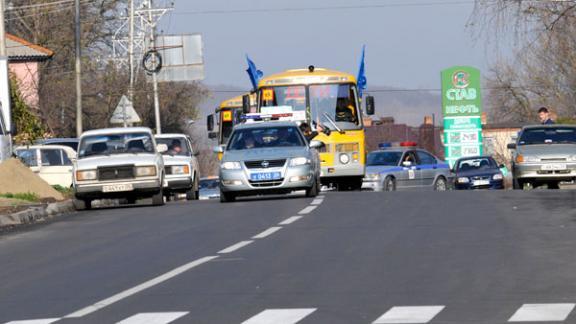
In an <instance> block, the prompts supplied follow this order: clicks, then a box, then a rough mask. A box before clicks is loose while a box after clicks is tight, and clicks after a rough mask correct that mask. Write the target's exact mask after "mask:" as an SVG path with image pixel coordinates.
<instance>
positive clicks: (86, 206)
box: [72, 199, 92, 210]
mask: <svg viewBox="0 0 576 324" xmlns="http://www.w3.org/2000/svg"><path fill="white" fill-rule="evenodd" d="M72 203H73V204H74V208H75V209H76V210H90V209H92V200H91V199H74V201H73V202H72Z"/></svg>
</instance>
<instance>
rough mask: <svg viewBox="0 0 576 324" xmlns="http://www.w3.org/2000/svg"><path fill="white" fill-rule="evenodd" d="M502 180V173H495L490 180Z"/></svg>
mask: <svg viewBox="0 0 576 324" xmlns="http://www.w3.org/2000/svg"><path fill="white" fill-rule="evenodd" d="M502 179H504V177H503V176H502V173H496V174H495V175H494V176H492V180H502Z"/></svg>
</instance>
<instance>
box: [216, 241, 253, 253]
mask: <svg viewBox="0 0 576 324" xmlns="http://www.w3.org/2000/svg"><path fill="white" fill-rule="evenodd" d="M252 242H254V241H242V242H238V243H236V244H234V245H230V246H229V247H227V248H225V249H224V250H221V251H219V252H218V253H219V254H223V253H232V252H234V251H237V250H240V249H241V248H243V247H245V246H246V245H248V244H250V243H252Z"/></svg>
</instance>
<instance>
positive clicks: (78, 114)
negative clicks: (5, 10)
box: [0, 0, 82, 137]
mask: <svg viewBox="0 0 576 324" xmlns="http://www.w3.org/2000/svg"><path fill="white" fill-rule="evenodd" d="M0 1H3V0H0ZM74 4H75V6H76V17H75V24H76V39H75V43H76V137H80V135H81V134H82V71H81V59H82V52H81V38H82V28H81V24H80V0H75V2H74Z"/></svg>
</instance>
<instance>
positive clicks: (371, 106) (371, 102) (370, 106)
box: [366, 96, 375, 116]
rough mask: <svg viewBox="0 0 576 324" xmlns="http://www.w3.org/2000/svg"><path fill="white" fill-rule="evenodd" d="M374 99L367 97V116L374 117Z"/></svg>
mask: <svg viewBox="0 0 576 324" xmlns="http://www.w3.org/2000/svg"><path fill="white" fill-rule="evenodd" d="M374 111H375V108H374V97H373V96H366V115H368V116H372V115H374Z"/></svg>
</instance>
